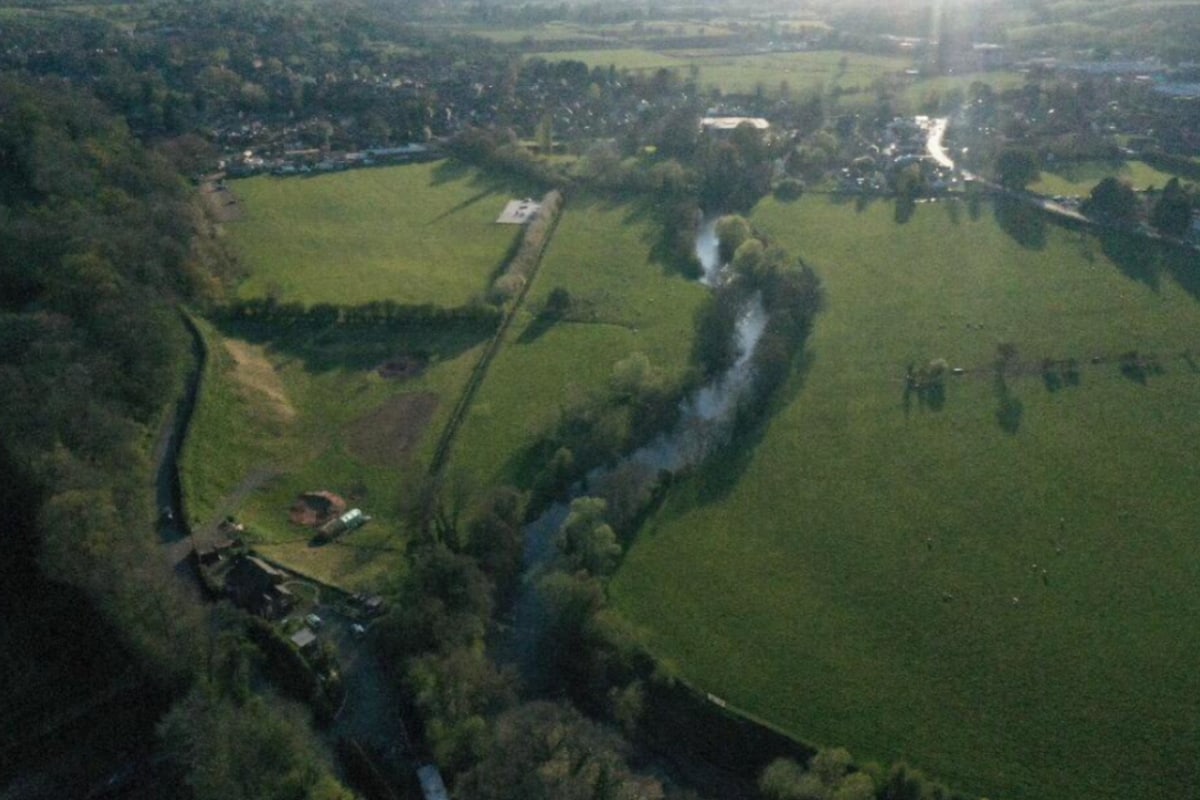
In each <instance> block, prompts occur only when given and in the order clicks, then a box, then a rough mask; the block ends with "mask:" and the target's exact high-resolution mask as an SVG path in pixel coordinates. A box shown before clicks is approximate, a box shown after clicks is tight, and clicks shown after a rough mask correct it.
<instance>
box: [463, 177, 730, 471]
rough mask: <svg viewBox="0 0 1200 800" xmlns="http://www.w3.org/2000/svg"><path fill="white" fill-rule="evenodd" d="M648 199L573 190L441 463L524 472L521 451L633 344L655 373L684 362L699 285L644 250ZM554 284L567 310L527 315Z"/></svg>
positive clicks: (603, 386)
mask: <svg viewBox="0 0 1200 800" xmlns="http://www.w3.org/2000/svg"><path fill="white" fill-rule="evenodd" d="M656 232H657V231H656V228H655V225H654V223H653V222H652V221H651V220H650V219H649V218H648V217H647V209H645V208H643V207H640V206H637V205H634V204H613V203H610V202H607V201H603V200H597V199H590V198H587V197H582V198H577V199H573V200H571V201H570V202H569V203H568V204H567V206H566V210H565V211H564V213H563V216H562V218H561V220H560V221H559V224H558V228H557V230H556V231H555V233H554V238H553V239H552V240H551V242H550V246H549V247H548V248H547V249H546V254H545V256H544V258H543V261H542V266H541V270H540V271H539V273H538V275H537V278H536V280H535V281H534V284H533V286H532V288H531V289H530V292H529V295H528V297H527V299H526V305H525V310H524V311H523V312H522V315H521V317H520V318H519V320H518V321H517V322H516V323H515V324H514V325H513V326H512V328H510V330H509V333H508V338H507V339H506V341H505V342H504V345H503V347H502V349H501V350H500V353H499V355H497V357H496V359H495V361H493V362H492V365H491V369H490V370H489V372H488V376H487V379H486V380H485V382H484V384H483V386H482V387H481V389H480V391H479V394H478V395H477V396H476V398H475V402H474V404H473V405H472V407H471V410H470V414H469V416H468V418H467V421H466V424H465V425H464V426H463V428H462V431H461V433H460V435H459V437H458V441H457V443H456V445H455V452H454V454H453V458H452V461H451V468H452V469H453V470H458V471H460V472H463V473H465V474H468V475H470V476H472V478H473V481H474V482H475V483H477V484H478V485H480V486H488V485H494V484H496V483H511V482H517V481H519V480H521V479H528V477H529V476H528V475H523V474H521V473H522V468H521V464H522V463H523V458H522V457H523V455H524V454H525V453H526V452H527V450H528V449H529V448H530V446H532V445H533V444H534V443H535V442H536V441H537V440H538V439H539V438H541V437H542V436H544V435H545V434H546V433H548V432H549V431H551V430H552V429H553V426H554V425H555V423H556V422H557V421H558V419H559V417H560V415H561V413H562V412H563V411H564V410H566V409H569V408H572V407H574V406H577V405H579V404H580V403H581V402H583V401H584V400H586V399H587V398H589V397H591V396H594V395H597V394H600V393H603V392H605V391H606V390H607V388H608V386H609V382H610V380H611V377H612V372H613V366H614V365H615V364H616V363H617V362H618V361H620V360H621V359H624V358H627V357H629V356H630V355H631V354H632V353H638V352H640V353H643V354H645V355H646V356H647V358H648V359H649V361H650V364H651V366H652V367H653V368H656V369H657V370H659V371H661V375H662V377H663V379H664V380H665V381H668V382H671V381H678V380H680V379H681V378H682V376H683V373H684V371H685V370H686V368H687V364H688V358H689V354H690V349H691V343H692V332H693V327H694V315H695V313H696V310H697V309H698V308H699V306H700V303H701V302H702V301H703V299H704V296H705V292H706V291H707V290H705V289H704V288H703V287H702V286H700V285H699V284H697V283H696V282H695V281H693V280H691V279H689V278H685V277H682V276H680V275H678V274H673V273H671V272H669V271H668V270H667V268H666V267H664V266H663V265H662V264H661V263H658V262H657V261H655V260H654V258H653V257H652V255H651V252H652V250H653V247H654V236H655V234H656ZM555 288H563V289H566V290H567V291H568V292H569V293H570V295H571V301H572V304H571V311H570V312H569V313H568V314H567V316H566V318H565V319H561V320H558V321H555V322H553V323H550V324H547V323H546V322H545V321H544V320H539V319H538V318H536V316H535V315H536V314H537V312H538V311H539V310H540V309H541V308H543V307H544V305H545V303H546V299H547V298H548V296H549V295H550V293H551V292H552V291H553V290H554V289H555Z"/></svg>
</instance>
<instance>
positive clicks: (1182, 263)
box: [1157, 245, 1200, 300]
mask: <svg viewBox="0 0 1200 800" xmlns="http://www.w3.org/2000/svg"><path fill="white" fill-rule="evenodd" d="M1157 246H1158V247H1160V248H1161V249H1162V250H1163V254H1162V267H1163V268H1165V269H1166V271H1167V272H1168V273H1170V275H1171V278H1172V279H1173V280H1174V281H1175V283H1177V284H1179V287H1180V288H1181V289H1183V290H1184V291H1185V292H1187V293H1188V294H1189V295H1191V296H1192V298H1193V299H1194V300H1200V255H1198V254H1197V253H1196V251H1195V250H1191V249H1189V248H1186V247H1181V246H1179V245H1157Z"/></svg>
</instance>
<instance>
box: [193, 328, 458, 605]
mask: <svg viewBox="0 0 1200 800" xmlns="http://www.w3.org/2000/svg"><path fill="white" fill-rule="evenodd" d="M204 327H205V330H206V338H207V339H208V344H209V353H210V358H209V363H208V365H207V371H206V377H205V382H204V386H203V390H202V395H201V400H200V402H199V404H198V406H197V410H196V413H195V416H194V418H193V423H192V427H191V430H190V433H189V435H188V441H187V446H186V448H185V450H184V456H183V461H182V469H181V479H182V483H183V490H184V496H185V499H186V507H187V511H188V516H189V518H190V522H191V523H192V524H193V526H196V527H198V528H200V529H204V528H206V527H210V526H211V525H212V524H213V523H214V522H215V521H216V520H217V519H219V518H220V517H222V516H224V515H226V514H235V515H236V516H237V517H238V519H239V520H240V521H242V522H244V523H245V524H246V525H247V528H248V536H247V539H248V541H249V542H250V543H252V544H253V545H254V546H255V547H256V548H257V549H259V550H260V551H261V552H263V553H266V554H267V555H270V556H272V557H274V558H276V559H277V560H279V561H281V562H283V563H285V564H287V565H288V566H290V567H292V568H294V569H297V570H299V571H301V572H304V573H306V574H308V575H312V576H313V577H316V578H319V579H322V580H324V581H326V582H329V583H335V584H340V585H345V586H348V587H354V588H357V587H360V586H369V585H372V584H375V583H377V582H378V581H379V580H382V579H383V578H384V577H385V576H386V575H387V574H388V573H389V572H391V571H393V570H394V569H395V568H396V567H397V566H398V565H399V564H400V563H402V561H403V558H402V552H401V550H400V548H401V547H402V546H403V544H404V542H405V541H406V538H407V537H406V535H405V533H404V531H403V524H402V518H401V511H400V509H401V507H402V506H403V502H404V500H405V499H406V498H408V497H409V496H410V495H411V494H412V493H413V492H414V491H415V486H416V485H417V482H418V481H419V479H420V476H421V474H422V470H423V469H424V467H425V466H426V465H427V463H428V459H429V456H430V455H431V452H432V448H433V447H434V445H435V444H436V439H437V434H438V432H439V431H440V430H441V427H442V425H444V424H445V421H446V418H447V417H448V415H449V413H450V409H451V408H453V405H454V401H455V400H456V399H457V397H458V392H459V391H460V390H461V387H462V385H463V383H464V382H465V381H466V377H467V375H468V374H469V373H470V370H471V368H472V367H473V366H474V364H475V361H476V360H477V359H478V357H479V350H480V347H481V345H482V338H481V337H453V336H449V335H443V336H440V337H432V336H431V337H426V339H425V340H424V341H422V340H420V339H418V338H416V337H413V336H406V337H403V338H401V337H397V336H396V335H395V334H388V333H380V332H375V331H369V332H364V331H355V330H349V331H345V332H336V331H334V332H328V331H327V332H320V333H314V332H311V331H310V332H307V333H306V332H302V331H301V332H297V331H289V330H284V329H282V328H278V329H273V328H270V327H265V326H259V327H254V326H249V325H242V326H240V327H238V326H227V327H226V329H225V330H224V331H219V330H217V329H216V328H214V327H212V326H210V325H207V324H206V325H205V326H204ZM413 352H424V353H429V354H431V359H430V363H429V366H428V368H427V369H426V371H425V372H424V374H423V375H421V376H419V377H416V378H412V379H407V380H392V379H385V378H383V377H381V376H380V375H379V374H378V373H377V372H376V371H375V368H376V366H377V365H379V364H380V363H382V362H384V361H387V360H388V359H391V358H394V357H397V356H400V355H403V354H405V353H413ZM321 489H327V490H329V491H333V492H336V493H338V494H340V495H342V496H343V497H345V498H346V499H347V501H348V502H349V503H350V505H351V506H360V507H361V508H362V509H363V511H364V512H365V513H367V514H370V515H372V516H373V517H374V520H373V521H372V522H371V523H370V524H368V525H367V526H366V527H364V528H362V529H361V530H360V531H357V532H355V533H353V534H351V535H350V536H347V537H344V538H343V539H341V540H339V542H338V543H336V544H333V545H327V546H324V547H310V546H309V540H310V539H311V538H312V536H313V532H312V531H311V530H310V529H307V528H302V527H299V526H296V525H293V524H292V523H291V522H290V521H289V520H288V509H289V507H290V506H291V504H292V502H293V500H294V499H295V497H296V495H297V494H299V493H300V492H304V491H314V490H321Z"/></svg>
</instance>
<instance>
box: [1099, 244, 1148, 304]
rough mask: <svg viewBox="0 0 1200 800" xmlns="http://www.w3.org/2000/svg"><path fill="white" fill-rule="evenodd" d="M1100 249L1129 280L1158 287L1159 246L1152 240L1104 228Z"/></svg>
mask: <svg viewBox="0 0 1200 800" xmlns="http://www.w3.org/2000/svg"><path fill="white" fill-rule="evenodd" d="M1099 238H1100V250H1101V251H1102V252H1103V253H1104V255H1105V256H1107V257H1108V260H1109V261H1111V262H1113V263H1114V264H1116V265H1117V269H1119V270H1121V274H1123V275H1124V276H1125V277H1127V278H1129V279H1130V280H1133V281H1137V282H1138V283H1142V284H1145V285H1146V286H1149V287H1150V288H1151V289H1153V290H1154V291H1156V292H1157V291H1158V287H1159V267H1160V265H1159V256H1160V252H1159V247H1158V245H1156V244H1155V243H1154V242H1152V241H1150V240H1148V239H1146V238H1144V237H1141V236H1135V235H1133V234H1129V233H1122V232H1120V231H1113V230H1105V231H1103V232H1102V233H1101V234H1100V237H1099Z"/></svg>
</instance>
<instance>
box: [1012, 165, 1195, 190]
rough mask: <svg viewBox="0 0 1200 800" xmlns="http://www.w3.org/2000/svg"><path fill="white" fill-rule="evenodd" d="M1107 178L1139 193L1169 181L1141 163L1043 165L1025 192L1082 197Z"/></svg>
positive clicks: (1161, 186) (1160, 172)
mask: <svg viewBox="0 0 1200 800" xmlns="http://www.w3.org/2000/svg"><path fill="white" fill-rule="evenodd" d="M1108 177H1113V178H1116V179H1117V180H1121V181H1125V182H1126V183H1128V184H1129V185H1130V186H1132V187H1133V188H1134V189H1139V190H1141V189H1149V188H1150V187H1155V188H1158V189H1161V188H1163V187H1164V186H1166V185H1167V182H1168V181H1169V180H1171V178H1172V176H1171V175H1169V174H1167V173H1165V172H1162V171H1161V170H1157V169H1155V168H1154V167H1152V166H1150V165H1149V164H1147V163H1145V162H1144V161H1117V162H1109V161H1078V162H1073V163H1068V164H1057V165H1055V164H1046V165H1043V166H1042V174H1041V176H1040V177H1039V178H1038V179H1037V180H1036V181H1035V182H1034V183H1032V184H1030V186H1029V189H1030V191H1034V192H1037V193H1039V194H1045V195H1051V196H1054V195H1066V196H1074V197H1086V196H1087V195H1088V194H1090V193H1091V191H1092V189H1093V188H1095V186H1096V184H1098V183H1099V182H1100V181H1102V180H1104V179H1105V178H1108Z"/></svg>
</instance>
